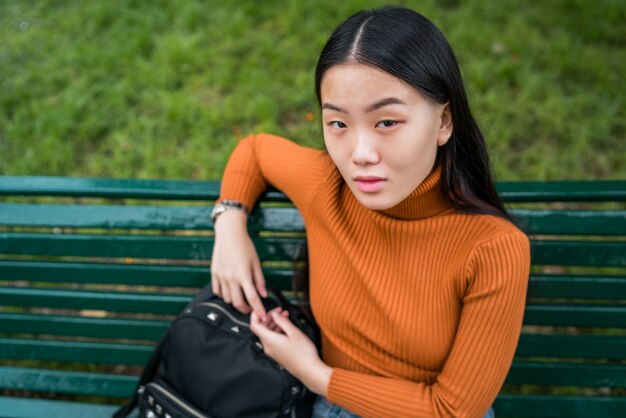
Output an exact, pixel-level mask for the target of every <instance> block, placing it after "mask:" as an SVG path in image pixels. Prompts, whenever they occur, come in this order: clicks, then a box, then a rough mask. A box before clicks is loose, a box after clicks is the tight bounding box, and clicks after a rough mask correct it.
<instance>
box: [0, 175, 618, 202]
mask: <svg viewBox="0 0 626 418" xmlns="http://www.w3.org/2000/svg"><path fill="white" fill-rule="evenodd" d="M219 188H220V183H219V182H218V181H193V180H136V179H103V178H72V177H51V176H50V177H46V176H2V177H0V195H18V196H19V195H23V196H69V197H114V198H142V199H178V200H206V201H213V200H215V199H217V197H218V196H219ZM496 189H497V190H498V193H499V194H500V196H501V197H502V199H503V200H504V201H505V202H561V201H567V202H573V201H581V202H582V201H585V202H588V201H626V181H623V180H592V181H585V180H582V181H578V180H574V181H550V182H543V181H531V182H500V183H497V184H496ZM270 192H271V193H269V194H268V196H266V197H265V198H264V199H265V200H266V201H269V200H273V201H286V200H287V199H286V197H285V196H284V195H283V194H282V193H277V192H276V191H275V190H273V189H270Z"/></svg>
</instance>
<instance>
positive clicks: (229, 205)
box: [211, 200, 248, 224]
mask: <svg viewBox="0 0 626 418" xmlns="http://www.w3.org/2000/svg"><path fill="white" fill-rule="evenodd" d="M231 209H237V210H241V211H243V212H244V213H246V214H248V212H247V211H246V207H245V206H244V205H243V203H241V202H237V201H236V200H222V201H221V202H219V203H218V204H217V205H215V206H214V207H213V210H212V211H211V221H213V224H215V221H216V219H217V217H218V216H220V215H221V214H222V213H224V212H226V211H227V210H231Z"/></svg>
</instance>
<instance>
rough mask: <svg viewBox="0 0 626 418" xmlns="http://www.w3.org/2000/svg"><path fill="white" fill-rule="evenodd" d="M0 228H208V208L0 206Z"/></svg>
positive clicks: (209, 225) (210, 226) (209, 223)
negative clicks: (6, 226)
mask: <svg viewBox="0 0 626 418" xmlns="http://www.w3.org/2000/svg"><path fill="white" fill-rule="evenodd" d="M0 225H11V226H32V227H48V226H53V227H73V228H121V229H130V228H136V229H190V230H207V229H211V228H212V226H213V225H212V223H211V208H210V207H208V206H191V207H185V206H126V205H116V206H112V205H45V204H38V205H31V204H16V203H3V204H0Z"/></svg>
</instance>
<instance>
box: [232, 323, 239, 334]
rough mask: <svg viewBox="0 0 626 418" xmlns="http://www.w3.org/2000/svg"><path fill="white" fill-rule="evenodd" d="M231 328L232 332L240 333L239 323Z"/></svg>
mask: <svg viewBox="0 0 626 418" xmlns="http://www.w3.org/2000/svg"><path fill="white" fill-rule="evenodd" d="M230 330H231V331H232V332H236V333H239V327H238V326H237V325H235V326H234V327H231V328H230Z"/></svg>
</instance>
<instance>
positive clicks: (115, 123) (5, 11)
mask: <svg viewBox="0 0 626 418" xmlns="http://www.w3.org/2000/svg"><path fill="white" fill-rule="evenodd" d="M396 3H399V4H403V5H407V6H411V7H413V8H415V9H417V10H419V11H421V12H422V13H424V14H425V15H426V16H428V17H430V18H431V19H432V20H433V21H434V22H435V23H436V24H437V25H438V26H440V27H441V29H442V30H443V31H444V33H445V34H446V36H447V37H448V40H449V41H450V43H451V44H452V46H453V48H454V49H455V51H456V53H457V55H458V58H459V61H460V64H461V67H462V70H463V74H464V77H465V82H466V85H467V88H468V91H469V94H470V101H471V103H472V106H473V109H474V113H475V115H476V116H477V118H478V120H479V122H480V124H481V126H482V127H483V128H484V132H485V134H486V136H487V138H488V142H489V146H490V149H491V151H492V158H493V161H494V167H495V169H496V174H497V178H498V179H499V180H519V179H566V178H572V179H581V178H584V179H592V178H626V161H625V160H626V158H625V156H626V138H625V125H626V120H625V119H626V117H625V114H624V113H625V112H624V109H625V103H624V102H625V99H624V98H625V97H626V83H625V81H624V76H623V73H624V69H623V64H624V62H626V48H625V44H626V26H625V25H624V24H623V22H624V21H625V20H626V2H624V1H621V0H615V1H611V0H604V1H602V0H600V1H592V0H587V1H582V0H578V1H565V0H554V1H536V0H533V1H512V0H506V1H497V2H495V1H488V0H480V1H479V0H476V1H454V0H447V1H434V0H432V1H398V2H396ZM381 4H383V3H382V2H378V1H356V0H345V1H336V0H316V1H263V2H259V1H252V0H239V1H236V2H224V1H199V0H190V1H187V0H178V1H174V0H167V1H166V0H161V1H149V2H146V1H121V0H119V1H96V0H92V1H86V0H82V1H81V0H74V1H71V0H40V1H31V0H17V1H10V0H0V174H10V175H71V176H99V177H100V176H102V177H139V178H188V179H214V178H219V176H220V175H221V171H222V169H223V167H224V164H225V161H226V159H227V157H228V154H229V153H230V151H231V150H232V148H233V147H234V146H235V144H236V143H237V138H240V137H242V136H244V135H246V134H247V133H251V132H259V131H269V132H273V133H277V134H280V135H284V136H287V137H290V138H292V139H294V140H296V141H298V142H301V143H304V144H307V145H313V146H320V145H321V143H322V141H321V130H320V127H319V117H318V111H317V106H316V104H315V99H314V94H313V71H314V66H315V62H316V60H317V55H318V53H319V51H320V49H321V47H322V45H323V43H324V41H325V39H326V38H327V36H328V35H329V34H330V32H331V31H332V30H333V28H334V27H335V26H336V25H337V24H338V23H339V22H340V21H342V20H343V19H345V18H346V17H347V16H349V15H350V14H351V13H352V12H354V11H356V10H358V9H360V8H363V7H372V6H376V5H381ZM311 115H312V116H313V120H310V119H311Z"/></svg>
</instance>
